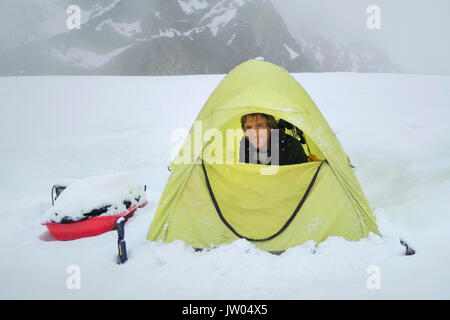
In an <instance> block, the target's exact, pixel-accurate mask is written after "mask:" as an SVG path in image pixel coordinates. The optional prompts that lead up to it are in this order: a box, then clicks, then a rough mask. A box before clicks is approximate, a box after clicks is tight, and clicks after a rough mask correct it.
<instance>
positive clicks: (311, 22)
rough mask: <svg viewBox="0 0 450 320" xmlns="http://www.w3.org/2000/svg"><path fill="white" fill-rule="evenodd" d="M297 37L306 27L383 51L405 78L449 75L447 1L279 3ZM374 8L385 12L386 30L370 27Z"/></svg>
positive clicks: (285, 0) (449, 14) (305, 0)
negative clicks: (371, 9) (410, 74)
mask: <svg viewBox="0 0 450 320" xmlns="http://www.w3.org/2000/svg"><path fill="white" fill-rule="evenodd" d="M272 3H273V5H274V6H275V7H276V8H277V10H278V11H279V12H280V14H281V15H282V16H283V18H284V19H285V22H286V24H287V25H288V27H289V28H290V29H291V31H292V32H293V33H295V32H301V29H302V26H303V25H307V26H308V27H310V28H312V29H314V30H315V31H317V32H318V33H320V34H321V35H322V36H324V37H327V38H329V39H334V40H336V41H339V42H342V43H348V42H352V41H358V42H363V43H372V44H375V45H377V46H378V47H380V48H381V49H382V50H384V52H385V53H386V54H387V56H388V57H389V58H390V59H391V60H392V62H393V63H394V64H396V65H398V66H399V67H400V68H401V69H402V70H403V71H404V72H406V73H420V74H450V41H449V35H448V33H449V31H450V1H448V0H433V1H424V0H320V1H313V0H276V1H272ZM370 5H376V6H378V7H379V8H380V13H381V14H380V18H381V28H380V29H379V30H370V29H368V28H367V26H366V21H367V19H368V17H369V16H370V15H369V14H367V13H366V9H367V8H368V7H369V6H370Z"/></svg>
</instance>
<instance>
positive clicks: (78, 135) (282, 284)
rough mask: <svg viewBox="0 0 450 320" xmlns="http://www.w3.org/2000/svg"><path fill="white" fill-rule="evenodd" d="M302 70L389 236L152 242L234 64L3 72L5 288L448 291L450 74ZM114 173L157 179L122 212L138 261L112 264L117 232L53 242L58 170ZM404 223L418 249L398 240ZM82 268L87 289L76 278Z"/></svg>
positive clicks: (288, 293) (73, 294)
mask: <svg viewBox="0 0 450 320" xmlns="http://www.w3.org/2000/svg"><path fill="white" fill-rule="evenodd" d="M294 76H295V78H296V79H297V80H299V82H300V83H301V84H302V85H303V86H304V87H305V89H306V90H307V91H308V93H309V94H310V95H311V97H312V98H313V100H314V101H315V102H316V104H317V105H318V106H319V108H320V110H321V111H322V113H323V114H324V116H325V118H326V119H327V120H328V122H329V123H330V125H331V127H332V128H333V130H334V131H335V133H336V135H337V137H338V138H339V140H340V141H341V143H342V144H343V146H344V149H345V150H346V152H347V154H348V155H349V157H350V159H351V161H352V164H353V165H355V166H356V169H355V170H356V171H355V172H356V174H357V176H358V178H359V179H360V182H361V184H362V187H363V190H364V191H365V193H366V195H367V197H368V199H369V201H370V203H371V205H372V207H373V208H374V210H375V213H376V215H377V219H378V223H379V225H380V229H381V231H382V235H383V238H379V237H375V236H374V237H371V238H369V239H364V240H361V241H358V242H348V241H345V240H343V239H340V238H330V239H328V240H327V241H325V242H323V243H321V244H320V245H319V246H318V247H317V248H315V246H314V243H311V242H309V243H306V244H304V245H302V246H298V247H295V248H292V249H289V250H287V251H286V252H285V253H284V254H282V255H280V256H277V255H272V254H269V253H266V252H263V251H260V250H258V249H256V248H255V247H254V246H253V245H252V244H251V243H249V242H246V241H244V240H239V241H236V242H234V243H232V244H230V245H223V246H221V247H219V248H218V249H215V250H211V251H207V252H194V251H193V250H192V248H190V247H187V246H186V245H184V244H183V243H182V242H174V243H171V244H162V243H153V242H149V241H147V240H146V236H147V232H148V229H149V226H150V223H151V221H152V218H153V215H154V212H155V208H156V205H157V203H158V200H159V197H160V195H161V193H162V190H163V188H164V185H165V182H166V179H167V177H168V174H169V171H168V170H167V166H168V164H169V163H170V157H171V152H172V149H173V148H174V146H176V145H177V144H179V142H180V141H179V140H176V141H172V140H173V139H171V137H172V133H173V132H176V130H177V129H185V130H188V129H189V127H190V126H191V124H192V122H193V121H194V119H195V116H196V115H197V113H198V112H199V110H200V109H201V107H202V106H203V104H204V103H205V101H206V99H207V98H208V96H209V94H210V93H211V92H212V91H213V90H214V88H215V87H216V86H217V84H218V83H219V81H220V80H221V79H222V78H223V75H208V76H183V77H16V78H15V77H3V78H0V101H1V103H0V105H1V117H0V132H1V135H0V155H1V157H0V203H1V205H0V218H1V223H0V237H1V241H0V257H1V263H0V298H2V299H54V298H57V299H91V298H96V299H116V298H121V299H417V298H420V299H429V298H434V299H436V298H437V299H449V298H450V274H449V272H448V269H449V266H450V248H449V243H450V233H449V232H448V228H449V226H450V212H449V209H448V205H447V204H446V202H445V201H446V200H447V199H448V198H449V195H450V138H449V135H450V127H449V120H450V102H449V101H450V77H448V76H421V75H395V74H391V75H387V74H354V73H323V74H307V73H305V74H294ZM115 172H128V173H130V174H132V175H133V176H135V177H136V178H137V179H138V181H140V182H141V183H142V184H146V185H147V186H148V188H147V192H146V193H147V199H148V201H149V204H148V205H147V206H146V207H145V208H143V209H139V210H138V211H137V212H136V213H135V215H134V217H133V218H131V219H130V220H129V221H128V222H127V224H126V231H125V233H126V234H125V236H126V241H127V248H128V255H129V260H128V261H127V262H126V263H125V264H123V265H118V264H116V262H115V259H116V254H117V247H116V241H117V235H116V233H115V232H108V233H105V234H102V235H100V236H97V237H93V238H84V239H79V240H74V241H65V242H62V241H51V237H49V235H48V233H47V231H46V228H45V227H44V226H42V225H41V224H40V222H41V218H42V216H43V215H44V213H45V212H46V211H47V210H48V209H49V208H50V207H51V198H50V190H51V187H52V185H53V184H54V183H55V182H58V181H60V180H61V179H71V178H85V177H90V176H93V175H100V174H109V173H115ZM400 237H401V238H403V239H405V240H406V241H408V243H409V244H410V245H411V246H412V247H413V248H414V249H415V250H416V252H417V253H416V254H415V255H413V256H404V255H402V253H403V247H402V246H401V245H399V241H398V239H399V238H400ZM314 249H315V250H314ZM71 266H76V267H75V269H73V267H71ZM77 268H79V269H77ZM74 270H79V271H80V278H79V279H80V288H79V289H77V288H75V289H70V287H71V286H70V285H69V286H68V285H67V284H68V283H67V282H68V281H69V284H70V280H71V279H73V278H72V276H73V275H75V273H73V272H74ZM374 279H375V280H376V279H378V280H379V282H377V281H374V282H372V280H374ZM368 284H369V286H368ZM370 284H375V285H376V284H379V286H378V287H377V288H378V289H377V288H375V289H374V288H373V286H371V285H370ZM370 288H372V289H370Z"/></svg>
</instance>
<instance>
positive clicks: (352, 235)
mask: <svg viewBox="0 0 450 320" xmlns="http://www.w3.org/2000/svg"><path fill="white" fill-rule="evenodd" d="M249 113H266V114H271V115H273V116H274V117H275V118H276V119H284V120H286V121H288V122H289V123H291V124H293V125H295V126H297V127H298V128H300V129H301V130H302V131H303V132H304V134H305V138H306V142H307V146H308V148H307V150H305V152H306V153H307V154H309V153H312V154H314V155H316V156H317V157H318V158H320V159H324V160H325V159H326V160H325V161H323V162H307V163H302V164H295V165H284V166H270V165H260V164H252V163H239V161H238V158H239V152H238V151H237V150H238V149H239V141H240V139H241V138H242V136H243V134H244V132H243V131H242V129H241V126H240V118H241V117H242V116H243V115H245V114H249ZM170 168H171V174H170V176H169V178H168V181H167V184H166V186H165V188H164V191H163V193H162V196H161V198H160V200H159V204H158V207H157V209H156V213H155V217H154V219H153V222H152V224H151V226H150V230H149V233H148V240H151V241H160V240H163V241H164V242H171V241H173V240H182V241H184V242H185V243H186V244H188V245H190V246H192V247H194V248H210V247H215V246H218V245H221V244H224V243H230V242H232V241H234V240H237V239H239V238H246V239H248V240H249V241H252V242H253V243H254V244H255V245H256V246H257V247H259V248H260V249H262V250H267V251H271V252H275V251H284V250H286V249H288V248H290V247H293V246H296V245H299V244H302V243H304V242H306V241H308V240H314V241H315V242H316V243H319V242H321V241H324V240H325V239H326V238H327V237H329V236H341V237H344V238H345V239H347V240H359V239H361V238H364V237H367V236H368V234H369V233H370V232H374V233H375V234H379V232H378V229H377V226H376V222H375V217H374V215H373V213H372V211H371V209H370V206H369V204H368V202H367V200H366V197H365V196H364V194H363V192H362V190H361V187H360V184H359V182H358V180H357V178H356V176H355V174H354V172H353V169H352V168H351V166H350V164H349V161H348V158H347V155H346V154H345V152H344V150H343V148H342V146H341V145H340V143H339V141H338V140H337V138H336V136H335V135H334V134H333V132H332V130H331V128H330V127H329V125H328V123H327V122H326V120H325V119H324V117H323V116H322V114H321V113H320V111H319V110H318V108H317V107H316V105H315V104H314V102H313V101H312V100H311V98H310V97H309V95H308V94H307V93H306V91H305V90H304V89H303V87H302V86H301V85H300V84H299V83H298V82H297V81H296V80H295V79H294V78H293V77H292V76H291V75H290V74H289V73H288V72H287V71H286V70H284V69H283V68H280V67H278V66H276V65H274V64H272V63H269V62H264V61H260V60H249V61H247V62H244V63H243V64H241V65H239V66H237V67H236V68H235V69H233V70H232V71H231V72H230V73H229V74H228V75H227V76H226V77H225V78H224V79H223V80H222V81H221V82H220V84H219V85H218V87H217V88H216V89H215V90H214V92H213V93H212V94H211V96H210V97H209V99H208V101H207V102H206V104H205V105H204V106H203V108H202V110H201V111H200V113H199V114H198V116H197V118H196V120H195V122H194V124H193V125H192V127H191V129H190V131H189V135H188V136H187V138H186V140H185V142H184V144H183V146H182V148H181V150H180V151H179V153H178V155H177V157H175V158H174V159H173V161H172V163H171V165H170Z"/></svg>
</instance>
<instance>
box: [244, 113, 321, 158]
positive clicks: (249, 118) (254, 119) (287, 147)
mask: <svg viewBox="0 0 450 320" xmlns="http://www.w3.org/2000/svg"><path fill="white" fill-rule="evenodd" d="M241 128H242V130H243V131H244V133H245V135H244V137H242V140H241V142H240V149H239V162H244V163H254V164H265V165H272V164H273V165H281V166H282V165H290V164H299V163H305V162H309V161H321V160H320V159H318V158H317V157H316V156H314V155H313V154H311V155H309V156H306V153H305V151H304V149H303V146H302V144H304V143H306V141H305V138H304V137H303V132H302V131H301V130H300V129H298V128H297V127H295V126H293V125H292V124H290V123H289V122H287V121H285V120H282V119H280V120H279V121H278V122H277V121H276V120H275V118H274V117H273V116H271V115H269V114H265V113H250V114H246V115H244V116H242V118H241ZM276 129H278V130H276ZM285 129H287V130H291V131H293V132H294V135H295V136H297V137H298V138H299V139H300V140H299V139H297V138H295V137H294V136H292V135H290V134H286V133H285ZM277 138H278V139H277ZM273 151H275V152H273ZM277 151H278V152H277Z"/></svg>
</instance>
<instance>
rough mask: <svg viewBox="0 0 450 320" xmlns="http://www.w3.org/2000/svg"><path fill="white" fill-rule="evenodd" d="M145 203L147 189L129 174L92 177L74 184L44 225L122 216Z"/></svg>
mask: <svg viewBox="0 0 450 320" xmlns="http://www.w3.org/2000/svg"><path fill="white" fill-rule="evenodd" d="M145 202H146V197H145V190H144V187H143V186H142V184H140V183H139V182H138V181H137V180H136V179H135V178H134V177H133V176H131V175H129V174H127V173H115V174H107V175H101V176H94V177H89V178H85V179H80V180H77V181H76V182H74V183H72V184H70V185H69V186H68V187H67V188H66V189H65V190H64V192H63V193H61V195H60V196H59V197H58V198H57V199H56V201H55V204H54V206H53V207H52V208H51V209H50V210H48V211H47V212H46V213H45V215H44V216H43V218H42V223H48V222H52V223H71V222H76V221H81V220H85V219H89V218H92V217H96V216H111V215H119V214H121V213H123V212H126V211H127V209H128V208H130V207H132V206H135V207H140V206H142V205H144V204H145Z"/></svg>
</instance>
